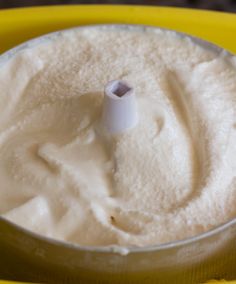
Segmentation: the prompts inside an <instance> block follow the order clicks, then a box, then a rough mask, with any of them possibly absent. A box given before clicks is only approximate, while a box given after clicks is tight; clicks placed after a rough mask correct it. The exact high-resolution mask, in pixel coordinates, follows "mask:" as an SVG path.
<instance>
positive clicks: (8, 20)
mask: <svg viewBox="0 0 236 284" xmlns="http://www.w3.org/2000/svg"><path fill="white" fill-rule="evenodd" d="M219 19H220V21H219ZM97 23H130V24H146V25H154V26H159V27H165V28H169V29H174V30H177V31H181V32H186V33H189V34H191V35H195V36H198V37H201V38H203V39H206V40H209V41H211V42H214V43H216V44H218V45H219V46H222V47H224V48H226V49H228V50H230V51H231V52H235V53H236V41H234V38H235V34H236V15H233V14H226V13H219V12H207V11H197V10H190V9H176V8H160V7H145V6H142V7H141V6H106V5H100V6H95V5H92V6H86V5H81V6H54V7H38V8H26V9H10V10H2V11H0V42H1V45H0V52H3V51H5V50H7V49H9V48H11V47H13V46H15V45H17V44H19V43H21V42H23V41H25V40H28V39H30V38H32V37H36V36H39V35H41V34H44V33H48V32H51V31H55V30H59V29H64V28H67V27H72V26H78V25H84V24H97ZM0 283H1V284H3V283H5V284H6V283H10V282H6V281H3V282H1V281H0ZM211 283H214V282H211ZM215 283H217V282H215ZM221 283H222V282H221ZM223 283H224V282H223ZM229 283H236V282H229Z"/></svg>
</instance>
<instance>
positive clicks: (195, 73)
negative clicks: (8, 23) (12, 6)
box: [0, 28, 236, 246]
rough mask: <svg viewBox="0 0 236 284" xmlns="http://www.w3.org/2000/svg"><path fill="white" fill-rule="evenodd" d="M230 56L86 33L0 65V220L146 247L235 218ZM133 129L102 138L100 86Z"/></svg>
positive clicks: (148, 39)
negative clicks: (129, 117) (120, 87)
mask: <svg viewBox="0 0 236 284" xmlns="http://www.w3.org/2000/svg"><path fill="white" fill-rule="evenodd" d="M235 62H236V60H235V58H234V57H230V56H224V55H216V54H215V53H214V52H212V51H210V50H209V51H208V50H204V49H203V48H202V47H201V46H198V45H197V44H195V43H193V42H192V41H191V40H190V39H188V38H181V37H180V36H177V35H176V34H175V33H173V32H164V31H159V30H157V31H156V32H154V31H153V30H148V31H146V32H141V31H139V30H138V29H133V30H132V29H131V30H125V29H121V28H120V29H116V30H115V29H112V28H100V29H97V28H89V29H84V30H77V31H69V32H68V31H67V32H65V33H63V34H62V35H61V36H59V37H57V38H56V39H54V40H53V41H50V42H49V41H47V42H44V43H42V44H40V45H38V46H35V47H33V48H30V49H26V50H23V51H20V52H18V53H17V55H16V56H14V57H13V58H12V59H11V60H9V61H8V62H5V63H4V64H1V66H0V181H1V185H0V214H1V215H2V216H4V217H6V218H7V219H9V220H11V221H13V222H15V223H17V224H19V225H21V226H23V227H25V228H27V229H30V230H32V231H34V232H37V233H40V234H42V235H46V236H49V237H52V238H56V239H61V240H65V241H68V242H74V243H79V244H82V245H92V246H93V245H96V246H100V245H112V244H116V245H121V246H130V245H131V246H133V245H134V246H146V245H151V244H159V243H163V242H170V241H174V240H179V239H183V238H186V237H191V236H194V235H196V234H199V233H202V232H205V231H207V230H209V229H212V228H214V227H215V226H217V225H220V224H221V223H223V222H226V221H228V220H230V219H232V218H233V217H235V216H236V178H235V176H236V66H235V65H236V64H235ZM114 79H122V80H125V81H126V82H128V83H129V84H130V85H131V86H133V87H134V89H135V93H136V97H137V104H138V110H139V124H138V125H137V127H135V128H134V129H132V130H130V131H127V132H125V133H123V134H120V135H116V136H109V135H108V136H105V135H104V134H103V132H102V131H101V130H100V125H99V121H100V116H101V109H102V102H103V90H104V86H105V84H106V83H107V82H108V81H110V80H114Z"/></svg>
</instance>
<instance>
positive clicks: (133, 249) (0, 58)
mask: <svg viewBox="0 0 236 284" xmlns="http://www.w3.org/2000/svg"><path fill="white" fill-rule="evenodd" d="M90 28H100V29H116V28H117V29H122V30H127V29H129V30H136V31H142V32H147V31H148V32H149V31H151V32H154V33H155V32H157V31H165V32H173V33H174V34H176V35H178V36H180V37H181V38H187V39H190V40H192V41H193V42H194V43H196V44H197V45H199V46H201V47H203V48H205V49H207V50H209V51H211V52H214V53H216V55H220V56H224V57H225V58H227V57H234V56H235V55H234V54H233V53H231V52H230V51H228V50H226V49H224V48H223V47H220V46H218V45H216V44H214V43H211V42H209V41H207V40H203V39H201V38H198V37H196V36H192V35H189V34H187V33H184V32H179V31H176V30H173V29H168V28H163V27H158V26H152V25H144V24H120V23H112V24H109V23H108V24H85V25H80V26H75V27H70V28H66V29H61V30H57V31H54V32H50V33H46V34H43V35H41V36H38V37H34V38H32V39H30V40H27V41H25V42H23V43H21V44H19V45H16V46H15V47H13V48H11V49H9V50H7V51H5V52H3V53H2V54H0V66H1V65H2V64H4V63H5V62H7V61H8V60H9V59H10V58H12V57H14V55H15V54H16V53H17V52H19V51H21V50H25V49H28V48H29V49H30V48H33V47H34V46H37V45H40V44H42V43H44V42H47V41H49V42H50V41H53V40H54V39H55V38H57V37H60V36H61V35H62V34H64V33H67V32H71V31H72V32H73V31H77V30H83V29H86V30H87V29H90ZM1 222H3V223H6V224H8V225H10V226H11V227H13V228H15V229H16V230H17V231H19V232H22V233H24V234H25V235H28V236H30V237H32V238H35V239H38V240H40V241H42V242H46V243H48V244H50V245H54V246H62V247H64V248H66V249H72V250H76V251H84V252H97V253H118V254H121V255H127V254H135V253H147V252H157V251H162V250H168V249H173V248H178V247H181V246H186V245H190V244H192V243H195V242H197V241H201V240H204V239H207V238H208V237H212V236H214V235H217V234H219V233H221V232H223V231H225V230H227V229H228V228H231V227H232V226H234V225H236V217H234V218H232V219H231V220H229V221H226V222H224V223H222V224H220V225H218V226H215V227H214V228H212V229H210V230H208V231H206V232H203V233H200V234H198V235H195V236H192V237H188V238H184V239H181V240H176V241H172V242H166V243H161V244H156V245H155V244H154V245H147V246H141V247H137V246H120V245H109V246H88V245H80V244H77V243H71V242H68V241H64V240H59V239H54V238H51V237H47V236H43V235H41V234H38V233H35V232H33V231H31V230H28V229H26V228H24V227H22V226H20V225H17V224H16V223H14V222H12V221H10V220H7V219H6V218H4V217H3V216H1V215H0V226H1Z"/></svg>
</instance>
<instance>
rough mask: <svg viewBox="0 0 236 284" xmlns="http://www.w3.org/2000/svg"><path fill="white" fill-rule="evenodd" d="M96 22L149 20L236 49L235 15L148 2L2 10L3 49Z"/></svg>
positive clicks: (0, 26) (1, 39) (0, 18)
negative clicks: (161, 5) (143, 4)
mask: <svg viewBox="0 0 236 284" xmlns="http://www.w3.org/2000/svg"><path fill="white" fill-rule="evenodd" d="M94 23H131V24H146V25H154V26H159V27H166V28H170V29H175V30H177V31H182V32H186V33H189V34H192V35H196V36H198V37H201V38H203V39H206V40H209V41H212V42H214V43H216V44H218V45H220V46H222V47H224V48H226V49H228V50H230V51H232V52H235V53H236V41H235V34H236V15H234V14H227V13H221V12H209V11H200V10H191V9H176V8H165V7H150V6H149V7H147V6H114V5H113V6H111V5H99V6H98V5H74V6H73V5H70V6H51V7H50V6H49V7H36V8H23V9H9V10H1V11H0V43H1V44H0V52H3V51H5V50H7V49H9V48H11V47H13V46H14V45H17V44H19V43H21V42H23V41H25V40H27V39H30V38H32V37H36V36H38V35H41V34H44V33H48V32H51V31H55V30H59V29H64V28H68V27H72V26H77V25H85V24H94Z"/></svg>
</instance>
